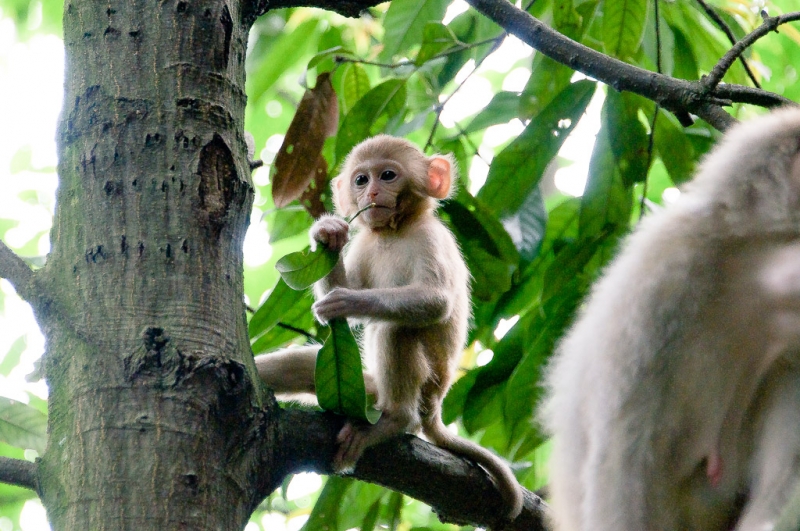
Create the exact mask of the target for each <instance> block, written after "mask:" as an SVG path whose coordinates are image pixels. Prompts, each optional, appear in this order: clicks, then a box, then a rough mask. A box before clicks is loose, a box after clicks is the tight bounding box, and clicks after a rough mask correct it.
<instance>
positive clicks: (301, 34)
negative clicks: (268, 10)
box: [247, 18, 320, 102]
mask: <svg viewBox="0 0 800 531" xmlns="http://www.w3.org/2000/svg"><path fill="white" fill-rule="evenodd" d="M319 22H320V21H319V19H315V18H311V19H308V20H306V21H305V22H303V23H302V24H300V25H299V26H297V27H296V28H294V29H293V30H292V31H285V32H282V33H281V34H280V36H279V37H277V38H275V39H274V40H272V42H271V43H270V46H269V48H268V51H267V53H265V54H263V56H262V59H261V61H260V63H259V65H258V66H257V67H256V68H255V69H254V70H253V72H251V73H248V76H247V79H248V87H247V95H248V99H249V100H250V101H253V102H255V101H258V99H259V98H261V96H262V95H263V94H264V93H265V92H267V91H268V90H269V89H270V88H272V86H273V85H274V84H275V83H276V82H277V81H278V79H279V78H280V77H281V75H283V73H284V72H285V71H286V69H287V67H288V66H289V65H293V64H295V63H297V62H298V61H299V60H300V58H301V57H303V55H304V54H305V53H306V49H307V48H308V47H309V45H310V44H311V42H313V41H314V39H312V38H311V37H312V35H314V33H315V32H316V31H317V25H318V24H319Z"/></svg>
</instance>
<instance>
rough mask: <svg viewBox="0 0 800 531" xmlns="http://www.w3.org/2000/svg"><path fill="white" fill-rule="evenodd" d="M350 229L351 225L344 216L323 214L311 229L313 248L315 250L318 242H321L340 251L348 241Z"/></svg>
mask: <svg viewBox="0 0 800 531" xmlns="http://www.w3.org/2000/svg"><path fill="white" fill-rule="evenodd" d="M349 230H350V225H348V224H347V222H346V221H345V220H343V219H342V218H338V217H335V216H322V217H321V218H319V219H318V220H317V221H316V222H315V223H314V224H313V225H312V226H311V230H310V231H309V236H311V249H312V250H315V249H316V248H317V243H321V244H322V245H324V246H325V247H327V248H328V249H330V250H331V251H336V252H339V251H341V250H342V248H343V247H344V245H345V244H346V243H347V240H348V232H349Z"/></svg>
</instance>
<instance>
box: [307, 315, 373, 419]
mask: <svg viewBox="0 0 800 531" xmlns="http://www.w3.org/2000/svg"><path fill="white" fill-rule="evenodd" d="M330 326H331V335H330V336H329V337H328V340H327V341H325V344H324V345H323V346H322V348H321V349H320V351H319V353H318V354H317V366H316V372H315V373H314V383H315V387H316V392H317V401H318V402H319V405H320V407H322V409H325V410H327V411H333V412H334V413H338V414H340V415H345V416H348V417H354V418H358V419H363V420H369V419H368V416H367V393H366V389H365V387H364V373H363V371H362V368H361V352H360V351H359V350H358V343H356V339H355V337H353V333H352V332H351V331H350V326H349V325H348V324H347V321H346V320H344V319H333V320H332V321H331V322H330ZM373 420H376V419H373Z"/></svg>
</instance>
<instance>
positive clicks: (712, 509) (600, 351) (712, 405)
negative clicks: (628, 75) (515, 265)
mask: <svg viewBox="0 0 800 531" xmlns="http://www.w3.org/2000/svg"><path fill="white" fill-rule="evenodd" d="M799 145H800V110H797V109H791V110H782V111H779V112H776V113H773V114H772V115H769V116H767V117H763V118H759V119H757V120H753V121H752V122H750V123H747V124H744V125H740V126H738V127H736V128H734V129H733V130H732V131H731V132H730V133H729V134H727V135H726V136H725V137H724V138H723V139H722V141H721V143H720V145H719V146H717V147H716V149H715V150H714V151H713V152H712V153H711V154H710V156H708V157H707V158H706V159H705V161H704V162H703V164H702V165H701V167H700V169H699V171H698V174H697V176H696V177H695V179H694V181H693V182H692V183H691V184H690V185H689V186H687V188H686V190H685V191H684V193H683V194H682V195H681V197H680V199H679V201H678V203H677V204H675V205H671V206H669V207H668V208H666V209H665V210H664V211H662V212H659V213H656V214H653V215H651V216H648V218H646V219H645V220H644V221H643V222H642V223H641V224H640V226H639V227H638V228H637V230H636V231H635V232H634V233H633V234H632V235H631V236H630V237H629V238H628V239H627V241H626V242H625V244H624V245H623V248H622V250H621V252H620V254H619V256H618V257H617V258H616V259H615V260H614V261H613V263H612V264H611V265H610V266H609V267H608V268H607V270H606V271H605V273H604V275H603V277H602V278H601V279H600V280H599V281H598V282H597V283H596V285H595V287H594V289H593V291H592V294H591V296H590V298H589V300H588V302H587V303H586V304H585V306H584V307H583V308H582V311H581V313H580V317H579V318H578V320H577V322H576V323H575V325H574V326H573V327H572V329H571V330H570V332H569V333H568V334H567V336H566V337H565V338H564V339H563V341H562V342H561V344H560V346H559V347H558V352H557V355H556V356H555V358H554V360H553V361H552V363H551V366H550V368H549V373H548V376H547V387H548V390H549V397H548V398H547V400H546V402H545V404H544V406H543V408H542V410H541V419H542V421H543V424H544V425H545V426H546V428H547V430H548V431H549V432H550V434H551V435H552V438H553V453H552V457H551V462H550V466H551V473H550V480H551V483H550V489H551V490H550V493H551V501H552V505H553V509H554V514H555V523H556V529H557V530H558V531H589V530H593V531H669V530H675V531H679V530H689V531H701V530H719V531H723V530H726V529H731V527H730V526H731V525H732V524H736V527H735V529H737V530H740V531H756V530H759V531H761V530H767V529H770V528H771V527H770V526H771V525H772V524H774V522H775V519H776V518H777V517H778V515H779V513H780V510H781V508H782V506H783V504H784V503H785V501H786V500H787V498H788V497H789V495H790V494H791V492H792V490H793V486H794V484H795V483H796V482H797V480H798V476H799V472H798V467H799V466H800V465H798V463H800V368H799V367H800V365H798V362H800V357H799V356H798V354H800V163H799V162H798V146H799ZM741 495H746V496H747V497H746V498H745V504H744V508H743V510H742V512H741V514H739V513H737V507H738V506H739V505H738V504H740V503H741V500H738V501H737V496H741ZM737 518H738V520H737Z"/></svg>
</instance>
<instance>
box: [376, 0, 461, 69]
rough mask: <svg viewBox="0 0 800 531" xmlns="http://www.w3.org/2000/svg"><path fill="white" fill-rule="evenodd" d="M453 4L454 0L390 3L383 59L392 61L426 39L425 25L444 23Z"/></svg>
mask: <svg viewBox="0 0 800 531" xmlns="http://www.w3.org/2000/svg"><path fill="white" fill-rule="evenodd" d="M449 4H450V0H401V1H399V2H392V3H391V4H389V9H388V10H387V11H386V17H385V18H384V22H383V27H384V28H385V30H386V32H385V33H384V36H383V51H382V52H381V54H380V56H379V57H380V60H381V61H391V60H392V57H393V56H394V55H396V54H403V55H405V54H406V52H407V51H408V49H409V47H411V46H415V45H417V44H418V43H420V42H422V40H423V33H424V31H425V25H426V24H428V22H440V21H441V20H442V18H443V17H444V12H445V11H446V10H447V6H448V5H449Z"/></svg>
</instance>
